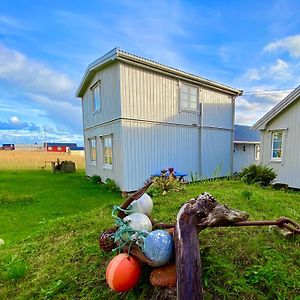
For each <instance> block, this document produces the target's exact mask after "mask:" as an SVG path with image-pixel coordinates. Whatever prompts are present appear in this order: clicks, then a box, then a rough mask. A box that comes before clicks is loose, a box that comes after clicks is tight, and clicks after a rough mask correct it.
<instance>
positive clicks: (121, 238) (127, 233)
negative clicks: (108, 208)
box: [112, 205, 149, 254]
mask: <svg viewBox="0 0 300 300" xmlns="http://www.w3.org/2000/svg"><path fill="white" fill-rule="evenodd" d="M119 211H123V212H124V213H126V214H127V213H128V212H129V211H130V210H128V209H123V208H121V207H120V206H117V205H115V206H114V207H113V210H112V216H113V217H114V218H115V224H116V226H117V227H118V230H117V231H116V232H115V233H114V235H113V239H114V242H115V243H117V244H118V247H116V248H114V249H113V250H112V251H119V253H120V252H121V249H122V248H123V247H124V246H126V245H128V254H129V252H130V249H131V246H132V244H136V245H137V246H139V247H140V248H141V249H143V247H144V240H145V238H146V236H147V235H148V234H149V232H148V231H147V230H133V229H132V228H131V227H130V226H129V225H128V224H127V223H126V222H124V221H123V219H121V218H119V217H118V216H117V213H118V212H119Z"/></svg>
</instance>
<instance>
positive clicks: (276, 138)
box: [271, 131, 283, 161]
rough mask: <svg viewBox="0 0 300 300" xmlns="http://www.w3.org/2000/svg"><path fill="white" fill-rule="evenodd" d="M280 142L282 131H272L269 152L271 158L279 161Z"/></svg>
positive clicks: (280, 155) (280, 153)
mask: <svg viewBox="0 0 300 300" xmlns="http://www.w3.org/2000/svg"><path fill="white" fill-rule="evenodd" d="M282 142H283V132H282V131H274V132H272V153H271V159H272V160H278V161H281V159H282Z"/></svg>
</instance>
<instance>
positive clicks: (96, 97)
mask: <svg viewBox="0 0 300 300" xmlns="http://www.w3.org/2000/svg"><path fill="white" fill-rule="evenodd" d="M91 92H92V99H93V111H94V112H95V111H98V110H100V108H101V106H100V101H101V99H100V96H101V95H100V81H98V82H97V83H95V84H94V85H93V86H92V87H91Z"/></svg>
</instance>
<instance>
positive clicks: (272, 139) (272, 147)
mask: <svg viewBox="0 0 300 300" xmlns="http://www.w3.org/2000/svg"><path fill="white" fill-rule="evenodd" d="M276 133H277V134H278V133H281V148H278V149H275V150H281V156H280V157H274V156H273V151H274V134H276ZM283 144H284V131H283V130H274V131H271V161H276V162H281V161H282V157H283Z"/></svg>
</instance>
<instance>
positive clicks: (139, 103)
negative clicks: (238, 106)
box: [120, 63, 199, 124]
mask: <svg viewBox="0 0 300 300" xmlns="http://www.w3.org/2000/svg"><path fill="white" fill-rule="evenodd" d="M120 73H121V82H120V84H121V97H122V117H128V118H138V119H147V120H153V121H163V122H174V123H180V124H198V123H199V115H198V114H197V113H190V112H179V89H178V85H179V81H178V80H176V79H174V78H172V77H168V76H166V75H162V74H159V73H155V72H152V71H149V70H145V69H142V68H138V67H135V66H131V65H128V64H124V63H122V64H121V65H120Z"/></svg>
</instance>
